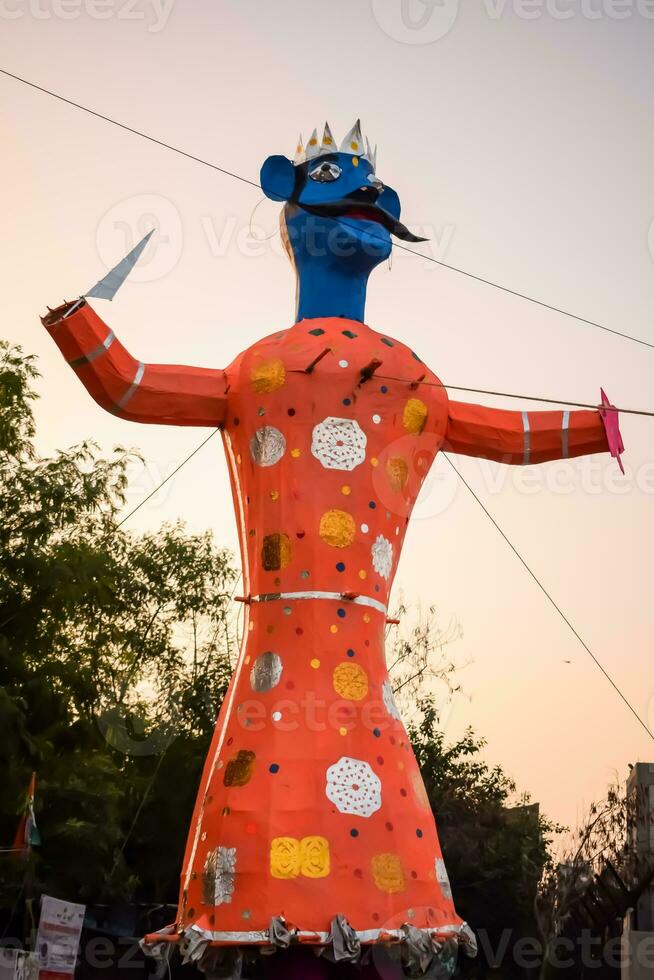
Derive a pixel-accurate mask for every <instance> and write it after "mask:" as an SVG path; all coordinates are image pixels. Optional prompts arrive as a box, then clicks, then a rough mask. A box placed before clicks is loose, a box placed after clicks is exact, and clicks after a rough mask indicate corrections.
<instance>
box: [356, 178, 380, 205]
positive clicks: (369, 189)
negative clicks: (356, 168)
mask: <svg viewBox="0 0 654 980" xmlns="http://www.w3.org/2000/svg"><path fill="white" fill-rule="evenodd" d="M382 187H383V185H382V184H381V181H380V186H379V187H377V186H376V185H373V184H364V185H362V186H361V187H360V188H359V190H360V191H363V192H365V195H366V198H367V199H368V200H369V201H371V202H373V203H374V202H375V201H376V200H377V198H378V197H379V194H380V192H381V188H382Z"/></svg>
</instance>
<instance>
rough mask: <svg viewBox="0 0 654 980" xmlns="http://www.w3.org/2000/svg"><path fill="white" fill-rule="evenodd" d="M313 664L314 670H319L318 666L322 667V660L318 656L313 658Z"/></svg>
mask: <svg viewBox="0 0 654 980" xmlns="http://www.w3.org/2000/svg"><path fill="white" fill-rule="evenodd" d="M311 666H312V667H313V669H314V670H318V667H320V661H319V660H318V658H317V657H314V658H313V660H312V661H311Z"/></svg>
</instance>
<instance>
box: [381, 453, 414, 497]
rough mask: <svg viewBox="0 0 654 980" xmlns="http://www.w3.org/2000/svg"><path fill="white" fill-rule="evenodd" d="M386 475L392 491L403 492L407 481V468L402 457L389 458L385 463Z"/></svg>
mask: <svg viewBox="0 0 654 980" xmlns="http://www.w3.org/2000/svg"><path fill="white" fill-rule="evenodd" d="M386 475H387V476H388V482H389V483H390V485H391V487H392V488H393V490H404V488H405V486H406V482H407V480H408V479H409V467H408V465H407V461H406V460H405V459H403V458H402V456H391V458H390V459H389V460H388V461H387V463H386Z"/></svg>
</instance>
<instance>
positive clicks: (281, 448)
mask: <svg viewBox="0 0 654 980" xmlns="http://www.w3.org/2000/svg"><path fill="white" fill-rule="evenodd" d="M285 452H286V439H285V438H284V436H283V434H282V433H281V432H280V431H279V429H276V428H275V427H274V426H273V425H263V426H262V427H261V428H260V429H257V431H256V432H255V433H254V435H253V436H252V438H251V439H250V454H251V455H252V459H253V460H254V462H255V463H256V464H257V466H274V465H275V463H278V462H279V461H280V459H281V458H282V456H283V455H284V453H285Z"/></svg>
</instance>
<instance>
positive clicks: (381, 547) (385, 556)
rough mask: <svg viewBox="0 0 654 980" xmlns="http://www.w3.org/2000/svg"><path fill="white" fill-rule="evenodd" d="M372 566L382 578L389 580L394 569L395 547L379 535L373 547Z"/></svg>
mask: <svg viewBox="0 0 654 980" xmlns="http://www.w3.org/2000/svg"><path fill="white" fill-rule="evenodd" d="M372 565H373V568H374V569H375V571H376V572H377V573H378V574H379V575H381V577H382V578H388V577H389V575H390V574H391V568H392V567H393V545H392V544H391V543H390V541H389V540H388V539H387V538H385V537H384V536H383V534H378V535H377V537H376V538H375V543H374V544H373V546H372Z"/></svg>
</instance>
